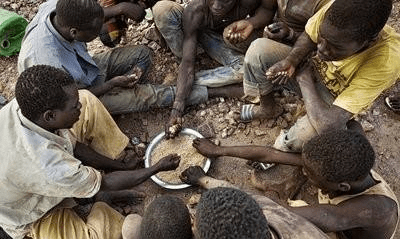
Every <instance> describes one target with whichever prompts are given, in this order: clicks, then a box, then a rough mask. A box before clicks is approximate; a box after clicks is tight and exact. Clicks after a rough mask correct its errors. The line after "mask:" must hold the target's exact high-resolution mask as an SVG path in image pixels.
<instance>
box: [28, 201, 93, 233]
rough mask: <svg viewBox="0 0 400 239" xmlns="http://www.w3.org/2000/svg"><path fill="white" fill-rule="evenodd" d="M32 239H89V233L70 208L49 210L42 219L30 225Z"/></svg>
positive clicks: (80, 219)
mask: <svg viewBox="0 0 400 239" xmlns="http://www.w3.org/2000/svg"><path fill="white" fill-rule="evenodd" d="M30 234H31V236H32V238H33V239H41V238H52V239H64V238H70V239H89V238H90V237H89V231H88V228H87V226H86V224H85V222H84V221H83V220H82V218H80V217H79V216H78V215H77V214H76V213H75V211H74V210H73V209H72V208H57V209H53V210H51V211H50V212H49V213H48V214H46V215H45V216H44V217H43V218H41V219H40V220H38V221H36V222H35V223H34V224H33V225H32V230H31V233H30Z"/></svg>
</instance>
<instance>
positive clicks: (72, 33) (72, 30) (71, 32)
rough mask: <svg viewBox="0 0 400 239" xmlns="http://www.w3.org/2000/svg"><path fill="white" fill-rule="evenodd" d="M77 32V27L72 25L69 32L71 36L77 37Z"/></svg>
mask: <svg viewBox="0 0 400 239" xmlns="http://www.w3.org/2000/svg"><path fill="white" fill-rule="evenodd" d="M77 32H78V29H76V28H75V27H71V28H70V29H69V34H70V35H71V37H72V38H73V39H75V36H76V34H77Z"/></svg>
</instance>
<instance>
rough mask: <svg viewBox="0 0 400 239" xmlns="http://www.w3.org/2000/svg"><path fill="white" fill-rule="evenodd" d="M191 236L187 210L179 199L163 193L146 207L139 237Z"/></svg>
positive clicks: (167, 238) (172, 238) (171, 238)
mask: <svg viewBox="0 0 400 239" xmlns="http://www.w3.org/2000/svg"><path fill="white" fill-rule="evenodd" d="M192 236H193V234H192V224H191V221H190V214H189V210H188V209H187V207H186V205H185V204H184V202H183V201H182V200H181V199H179V198H177V197H174V196H169V195H164V196H161V197H158V198H156V199H154V200H153V201H152V202H151V203H150V204H149V206H148V207H147V208H146V211H145V213H144V215H143V219H142V224H141V225H140V239H161V238H162V239H191V238H192Z"/></svg>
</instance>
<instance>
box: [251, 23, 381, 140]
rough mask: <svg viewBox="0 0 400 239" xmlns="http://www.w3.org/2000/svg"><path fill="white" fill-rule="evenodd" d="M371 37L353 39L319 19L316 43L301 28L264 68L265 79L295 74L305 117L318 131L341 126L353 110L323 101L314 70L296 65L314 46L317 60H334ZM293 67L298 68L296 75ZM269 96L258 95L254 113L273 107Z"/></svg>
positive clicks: (362, 46) (363, 46)
mask: <svg viewBox="0 0 400 239" xmlns="http://www.w3.org/2000/svg"><path fill="white" fill-rule="evenodd" d="M375 40H376V39H375V38H374V39H371V40H369V41H364V42H357V41H354V40H352V39H350V38H349V37H348V34H347V32H345V31H341V30H340V29H337V28H336V27H335V26H333V25H331V24H330V23H329V22H327V21H323V23H322V24H321V26H320V36H319V38H318V40H317V43H314V42H313V41H312V40H311V39H310V37H309V36H308V35H307V33H305V32H303V33H302V34H301V35H300V36H299V38H298V39H297V41H296V43H295V44H294V47H293V49H292V51H291V52H290V53H289V55H288V56H287V57H286V58H285V59H283V60H282V61H280V62H277V63H276V64H275V65H273V66H272V67H270V68H269V69H268V70H267V72H266V79H267V80H271V81H272V82H273V83H274V84H285V83H286V82H287V81H288V80H289V79H290V78H293V77H295V78H296V80H297V82H298V83H299V85H300V89H301V92H302V95H303V99H304V102H305V106H306V110H307V115H308V118H309V119H310V122H311V124H312V125H313V126H314V128H315V129H316V130H317V132H318V133H321V132H323V131H324V130H327V129H330V128H332V127H335V128H345V125H346V123H347V122H348V121H349V120H350V119H351V117H352V116H353V114H352V113H351V112H348V111H346V110H345V109H342V108H340V107H337V106H335V105H327V104H326V103H325V102H324V101H323V100H322V99H321V97H320V96H319V95H318V93H317V91H316V89H315V83H314V77H316V76H317V75H316V73H315V72H313V71H312V69H311V68H310V67H309V66H308V65H306V66H304V67H303V68H301V69H297V68H298V66H299V64H300V63H301V62H302V60H303V59H304V58H305V57H306V56H307V55H308V54H310V53H311V52H312V51H315V50H316V51H317V55H318V56H319V57H320V59H321V60H325V61H338V60H343V59H345V58H348V57H350V56H352V55H354V54H357V53H359V52H361V51H363V50H365V49H367V48H368V47H369V46H370V45H371V44H373V43H374V42H375ZM295 71H298V72H297V73H296V75H295ZM272 99H273V98H272V95H271V94H269V95H265V96H261V98H260V101H261V102H260V105H261V107H260V109H258V112H259V113H258V114H256V116H255V117H265V116H266V115H265V113H264V112H274V111H275V108H276V107H277V106H276V105H275V104H274V102H273V100H272ZM255 113H257V112H255Z"/></svg>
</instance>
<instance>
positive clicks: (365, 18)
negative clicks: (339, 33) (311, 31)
mask: <svg viewBox="0 0 400 239" xmlns="http://www.w3.org/2000/svg"><path fill="white" fill-rule="evenodd" d="M391 10H392V0H335V2H333V3H332V5H331V6H330V8H329V9H328V11H327V12H326V17H325V20H326V21H328V23H329V24H331V25H333V26H335V27H336V28H338V29H340V30H343V31H346V33H347V34H348V35H349V36H350V38H351V39H352V40H355V41H357V42H359V43H362V42H364V41H369V40H372V39H374V38H375V37H376V36H377V35H378V33H379V32H380V31H381V30H382V28H383V27H384V26H385V24H386V21H387V20H388V18H389V15H390V12H391Z"/></svg>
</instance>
